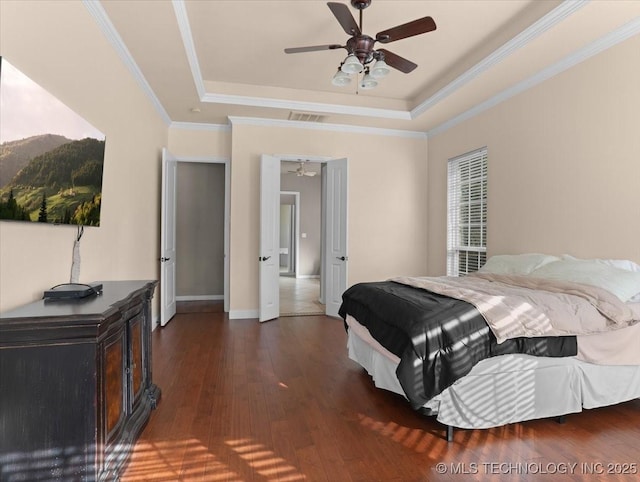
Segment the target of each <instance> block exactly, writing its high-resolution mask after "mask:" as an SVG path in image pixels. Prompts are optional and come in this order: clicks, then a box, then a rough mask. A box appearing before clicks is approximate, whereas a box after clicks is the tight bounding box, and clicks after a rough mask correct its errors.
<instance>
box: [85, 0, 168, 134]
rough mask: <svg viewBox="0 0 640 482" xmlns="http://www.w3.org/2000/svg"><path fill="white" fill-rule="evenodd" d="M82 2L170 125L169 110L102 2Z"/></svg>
mask: <svg viewBox="0 0 640 482" xmlns="http://www.w3.org/2000/svg"><path fill="white" fill-rule="evenodd" d="M82 3H83V4H84V6H85V7H86V9H87V10H88V11H89V13H90V14H91V16H92V17H93V19H94V20H95V21H96V23H97V24H98V26H99V27H100V30H101V31H102V33H103V34H104V36H105V37H106V38H107V40H108V41H109V43H111V45H112V46H113V48H114V49H115V51H116V53H117V54H118V56H119V57H120V60H122V62H123V63H124V64H125V66H126V67H127V69H129V72H131V74H132V75H133V78H134V79H135V80H136V82H137V83H138V85H139V86H140V88H141V89H142V91H143V92H144V93H145V94H146V95H147V97H148V98H149V100H151V103H152V104H153V106H154V107H155V109H156V111H158V114H160V117H161V118H162V120H163V121H164V123H165V124H166V125H170V124H171V118H170V117H169V114H167V111H166V110H165V109H164V107H163V105H162V104H161V103H160V100H158V97H157V96H156V94H155V92H153V89H152V88H151V86H150V85H149V83H148V82H147V79H146V78H145V77H144V75H143V74H142V71H141V70H140V68H139V67H138V64H136V62H135V61H134V60H133V57H132V55H131V52H129V49H128V48H127V46H126V45H125V43H124V41H123V40H122V37H120V34H118V31H117V30H116V29H115V27H114V26H113V24H112V23H111V20H110V19H109V16H108V15H107V12H106V11H105V10H104V8H103V7H102V5H101V4H100V2H99V1H98V0H82Z"/></svg>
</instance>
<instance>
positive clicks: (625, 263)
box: [562, 254, 640, 273]
mask: <svg viewBox="0 0 640 482" xmlns="http://www.w3.org/2000/svg"><path fill="white" fill-rule="evenodd" d="M562 259H570V260H577V259H578V258H574V257H573V256H571V255H569V254H563V255H562ZM582 261H587V260H582ZM591 261H595V262H597V263H603V264H608V265H609V266H613V267H614V268H618V269H624V270H627V271H634V272H638V273H640V264H637V263H634V262H633V261H631V260H630V259H593V260H591Z"/></svg>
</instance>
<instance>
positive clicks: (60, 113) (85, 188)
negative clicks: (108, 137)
mask: <svg viewBox="0 0 640 482" xmlns="http://www.w3.org/2000/svg"><path fill="white" fill-rule="evenodd" d="M104 148H105V137H104V135H103V134H102V133H101V132H100V131H98V130H97V129H96V128H95V127H93V126H92V125H91V124H90V123H88V122H87V121H86V120H84V119H83V118H82V117H80V116H79V115H78V114H76V113H75V112H74V111H73V110H71V109H70V108H68V107H67V106H65V105H64V104H63V103H62V102H60V101H59V100H58V99H57V98H55V97H54V96H52V95H51V94H50V93H48V92H47V91H46V90H45V89H43V88H42V87H40V86H39V85H38V84H36V83H35V82H33V81H32V80H31V79H30V78H29V77H27V76H26V75H24V74H23V73H22V72H20V71H19V70H18V69H17V68H15V67H14V66H13V65H11V64H10V63H9V62H8V61H7V59H6V58H4V57H0V220H13V221H29V222H40V223H52V224H77V225H85V226H99V225H100V205H101V202H102V172H103V163H104Z"/></svg>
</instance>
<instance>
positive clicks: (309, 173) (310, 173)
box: [303, 171, 318, 176]
mask: <svg viewBox="0 0 640 482" xmlns="http://www.w3.org/2000/svg"><path fill="white" fill-rule="evenodd" d="M303 174H304V175H305V176H315V175H316V174H318V173H317V172H314V171H306V172H304V173H303Z"/></svg>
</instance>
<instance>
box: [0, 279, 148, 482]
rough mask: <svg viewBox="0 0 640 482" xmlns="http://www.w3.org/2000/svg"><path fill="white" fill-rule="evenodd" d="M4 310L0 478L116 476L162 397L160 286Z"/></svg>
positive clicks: (0, 317)
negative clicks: (157, 352) (157, 342)
mask: <svg viewBox="0 0 640 482" xmlns="http://www.w3.org/2000/svg"><path fill="white" fill-rule="evenodd" d="M101 283H102V285H103V286H102V294H101V295H99V296H90V297H86V298H80V299H70V300H56V301H55V302H50V301H48V300H39V301H37V302H34V303H31V304H28V305H25V306H22V307H20V308H17V309H15V310H12V311H9V312H6V313H3V314H0V480H3V481H4V480H7V481H9V480H74V481H76V480H80V481H103V480H105V481H106V480H109V481H111V480H117V479H118V474H119V472H120V471H121V469H122V468H123V466H124V464H125V463H126V461H127V460H128V458H129V455H130V453H131V450H132V448H133V445H134V443H135V441H136V439H137V438H138V436H139V435H140V433H141V432H142V429H143V428H144V426H145V425H146V423H147V421H148V419H149V417H150V415H151V410H152V409H154V408H155V406H156V404H157V403H158V400H159V398H160V390H159V389H158V387H157V386H156V385H155V384H154V383H153V380H152V373H151V340H150V333H151V298H152V297H153V292H154V290H155V287H156V284H157V282H156V281H104V282H101Z"/></svg>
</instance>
